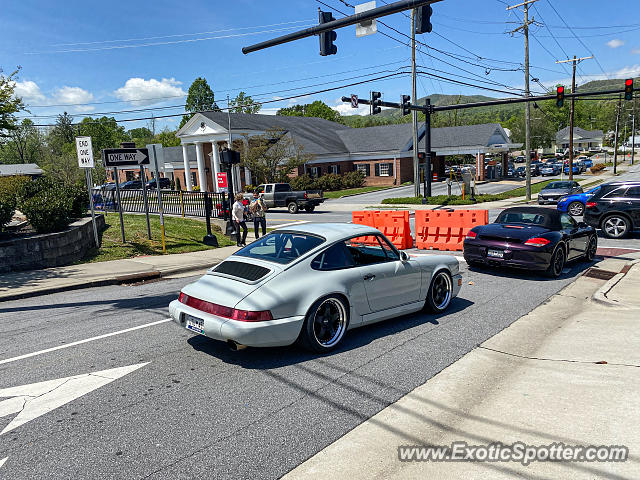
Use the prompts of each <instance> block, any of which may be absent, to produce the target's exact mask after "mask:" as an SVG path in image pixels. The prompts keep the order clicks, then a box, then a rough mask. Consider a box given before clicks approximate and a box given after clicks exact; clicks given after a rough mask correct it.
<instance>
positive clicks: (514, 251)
mask: <svg viewBox="0 0 640 480" xmlns="http://www.w3.org/2000/svg"><path fill="white" fill-rule="evenodd" d="M597 248H598V237H597V235H596V231H595V229H594V228H593V227H590V226H588V225H587V224H586V223H577V222H576V221H575V220H574V219H573V218H572V217H571V216H570V215H567V214H566V213H563V212H559V211H557V210H551V209H548V208H540V207H514V208H507V209H506V210H503V211H502V213H500V215H499V216H498V218H497V219H496V221H495V222H494V223H490V224H489V225H482V226H479V227H474V228H473V229H472V230H470V231H469V233H468V234H467V237H466V238H465V240H464V258H465V260H466V261H467V263H468V264H469V265H470V266H473V265H490V266H505V267H517V268H526V269H528V270H538V271H544V272H545V273H546V274H547V275H548V276H550V277H552V278H556V277H558V276H560V274H561V273H562V269H563V268H564V265H565V263H566V262H567V261H571V260H576V259H578V258H581V259H584V260H585V261H587V262H590V261H592V260H593V257H594V256H595V254H596V250H597Z"/></svg>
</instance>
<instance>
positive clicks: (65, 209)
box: [20, 188, 73, 233]
mask: <svg viewBox="0 0 640 480" xmlns="http://www.w3.org/2000/svg"><path fill="white" fill-rule="evenodd" d="M20 210H21V211H22V213H24V214H25V215H26V217H27V220H29V223H30V224H31V226H32V227H33V228H34V230H35V231H36V232H38V233H49V232H56V231H59V230H62V229H64V228H65V227H66V226H67V225H68V224H69V222H70V221H71V216H72V212H73V201H72V199H71V198H69V197H68V196H67V195H66V194H65V193H64V189H62V188H51V189H48V190H43V191H41V192H38V193H37V194H35V195H33V196H29V197H26V198H23V199H22V200H21V202H20Z"/></svg>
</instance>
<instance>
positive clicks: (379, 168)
mask: <svg viewBox="0 0 640 480" xmlns="http://www.w3.org/2000/svg"><path fill="white" fill-rule="evenodd" d="M375 173H376V177H392V176H393V163H376V172H375Z"/></svg>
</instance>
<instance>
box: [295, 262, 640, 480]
mask: <svg viewBox="0 0 640 480" xmlns="http://www.w3.org/2000/svg"><path fill="white" fill-rule="evenodd" d="M631 257H632V256H631V255H627V256H625V257H618V258H610V259H606V260H604V261H602V262H600V263H599V264H598V268H599V269H600V270H606V271H609V272H620V271H622V272H623V273H626V274H625V275H623V276H621V277H617V278H616V279H614V280H613V281H610V282H606V281H605V280H598V279H596V278H593V277H590V276H587V275H585V276H582V277H580V278H578V280H577V281H576V282H574V283H573V284H571V285H569V286H568V287H566V288H565V289H564V290H563V291H561V292H560V293H558V294H557V295H555V296H553V297H552V298H550V299H549V301H548V302H547V303H545V304H543V305H541V306H540V307H538V308H537V309H535V310H533V311H532V312H531V313H529V314H528V315H526V316H524V317H522V318H520V319H519V320H517V321H516V322H514V323H513V324H512V325H511V326H510V327H508V328H507V329H505V330H503V331H502V332H500V333H499V334H497V335H495V336H494V337H492V338H491V339H489V340H488V341H486V342H484V343H483V344H481V345H479V346H478V347H477V348H476V349H474V350H472V351H471V352H469V353H468V354H467V355H465V356H464V357H462V358H461V359H460V360H458V361H457V362H455V363H454V364H452V365H450V366H449V367H448V368H446V369H444V370H443V371H442V372H440V373H439V374H438V375H436V376H435V377H433V378H431V379H430V380H429V381H427V382H426V383H425V384H424V385H422V386H420V387H418V388H417V389H415V390H414V391H413V392H411V393H410V394H408V395H406V396H405V397H403V398H401V399H400V400H399V401H398V402H396V403H394V404H392V405H390V406H389V407H387V408H385V409H384V410H382V411H381V412H379V413H378V414H377V415H375V416H374V417H372V418H370V419H369V420H368V421H366V422H364V423H363V424H361V425H359V426H358V427H356V428H355V429H353V430H352V431H351V432H349V433H348V434H347V435H345V436H344V437H342V438H340V439H339V440H337V441H336V442H335V443H333V444H331V445H329V446H328V447H326V448H325V449H324V450H322V451H321V452H319V453H318V454H316V455H315V456H313V457H312V458H310V459H309V460H307V461H306V462H305V463H303V464H301V465H300V466H299V467H297V468H296V469H294V470H293V471H291V472H289V474H287V475H286V476H285V477H284V478H286V479H289V480H292V479H303V478H304V479H307V478H323V479H343V478H352V479H357V478H378V479H383V478H384V479H392V478H397V479H407V478H416V479H417V478H447V479H485V478H491V479H496V478H497V479H511V478H532V479H539V478H562V479H574V478H576V479H577V478H580V479H582V478H584V479H587V478H588V479H593V478H609V479H631V478H640V455H639V452H640V408H638V392H639V391H640V368H639V367H640V335H638V327H639V323H640V295H639V294H638V290H637V289H638V286H639V285H640V263H637V262H633V258H631ZM637 257H638V254H636V258H637ZM627 270H628V271H627ZM594 294H598V295H600V296H601V297H602V298H600V300H601V301H598V302H596V301H594V300H593V298H592V297H593V295H594ZM603 299H604V301H602V300H603ZM380 388H393V385H380ZM458 441H463V442H466V443H467V444H468V445H489V444H491V443H494V442H499V443H501V444H502V445H511V444H513V443H514V442H524V443H525V444H528V445H536V446H539V445H550V444H553V443H563V444H564V445H584V446H590V445H596V446H600V445H625V446H627V447H628V448H629V454H630V457H629V458H628V459H627V460H626V461H625V462H610V463H604V462H591V463H587V462H557V461H555V462H551V461H547V462H544V461H538V462H535V461H534V462H533V463H530V464H529V465H528V466H524V465H523V464H521V463H518V462H496V461H492V462H489V461H478V462H471V461H457V462H433V461H416V462H411V461H402V462H401V461H399V460H398V447H399V446H406V445H422V446H424V445H433V446H438V445H443V446H449V445H451V443H452V442H458Z"/></svg>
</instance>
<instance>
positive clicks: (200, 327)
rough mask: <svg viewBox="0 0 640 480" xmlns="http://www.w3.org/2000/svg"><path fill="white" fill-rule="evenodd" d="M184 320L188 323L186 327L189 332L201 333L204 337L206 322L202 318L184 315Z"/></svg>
mask: <svg viewBox="0 0 640 480" xmlns="http://www.w3.org/2000/svg"><path fill="white" fill-rule="evenodd" d="M184 319H185V321H186V327H187V329H188V330H191V331H192V332H196V333H199V334H200V335H204V320H202V319H201V318H197V317H192V316H191V315H189V314H187V313H185V314H184Z"/></svg>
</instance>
